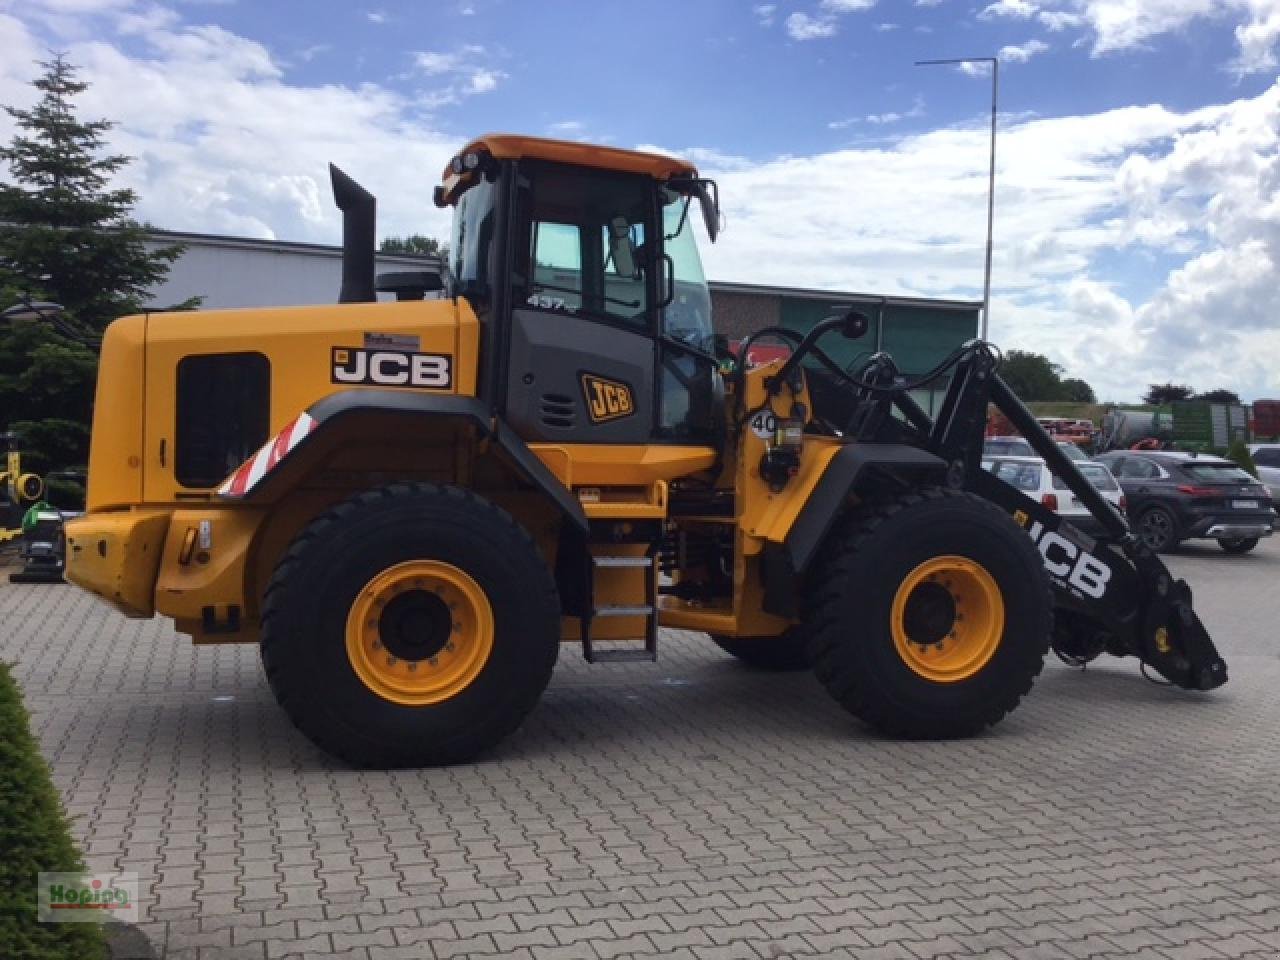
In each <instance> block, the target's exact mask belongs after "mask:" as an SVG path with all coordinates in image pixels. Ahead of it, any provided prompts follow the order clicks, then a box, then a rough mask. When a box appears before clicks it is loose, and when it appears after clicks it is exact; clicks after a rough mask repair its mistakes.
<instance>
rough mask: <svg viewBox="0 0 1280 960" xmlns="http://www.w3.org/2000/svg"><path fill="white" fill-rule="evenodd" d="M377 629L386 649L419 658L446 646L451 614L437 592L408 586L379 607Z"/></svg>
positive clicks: (405, 657) (400, 656) (399, 656)
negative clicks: (380, 612) (407, 588)
mask: <svg viewBox="0 0 1280 960" xmlns="http://www.w3.org/2000/svg"><path fill="white" fill-rule="evenodd" d="M377 629H378V637H379V639H380V640H381V642H382V646H383V647H385V648H386V651H387V653H389V654H390V655H391V656H393V657H396V658H397V659H400V660H407V661H413V662H420V661H422V660H427V659H430V658H431V657H434V656H435V655H436V654H438V653H440V651H441V650H443V649H444V648H445V645H446V644H447V643H448V642H449V637H450V635H451V634H452V633H453V617H452V616H451V615H450V613H449V607H448V605H447V604H446V603H445V602H444V601H443V600H442V599H441V598H440V595H439V594H438V593H431V592H430V591H427V590H410V591H408V592H407V593H402V594H399V595H398V596H395V597H393V598H392V599H391V601H390V602H389V603H388V604H387V605H386V606H385V607H383V608H382V615H381V616H380V617H378V627H377Z"/></svg>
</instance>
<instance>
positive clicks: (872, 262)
mask: <svg viewBox="0 0 1280 960" xmlns="http://www.w3.org/2000/svg"><path fill="white" fill-rule="evenodd" d="M29 2H31V0H29ZM139 9H141V8H139ZM24 10H25V8H24ZM120 16H121V11H120V10H119V9H112V10H108V12H107V13H105V14H97V15H93V16H89V17H87V19H85V18H81V19H80V20H78V21H77V24H71V25H69V26H68V29H69V30H71V31H72V33H71V35H70V36H66V35H57V36H54V37H51V36H50V35H49V34H48V33H47V32H46V31H47V30H48V29H49V28H48V27H47V22H46V20H44V19H42V18H36V17H32V18H30V19H28V18H26V14H25V12H24V19H22V20H20V19H18V18H17V17H14V16H12V15H9V14H5V13H0V49H4V50H5V51H6V56H5V57H4V58H3V59H0V102H2V103H14V104H18V105H23V104H28V103H30V102H31V95H32V91H31V89H30V87H29V81H30V80H31V78H32V76H33V73H34V70H35V68H33V67H32V66H31V64H32V61H34V60H36V59H40V58H42V57H44V56H46V55H47V50H48V49H49V47H50V46H52V45H54V44H53V42H52V41H57V43H58V45H59V46H62V47H63V48H65V49H67V51H68V54H69V56H70V58H71V60H72V62H74V63H77V64H80V65H82V66H83V76H84V78H85V79H86V80H89V81H91V83H92V84H93V86H92V87H91V88H90V90H89V91H87V93H86V94H85V95H84V96H83V97H82V98H80V100H79V107H80V111H81V114H82V115H83V116H84V117H86V118H93V117H110V118H111V119H113V120H116V121H117V122H118V125H117V126H116V127H115V128H114V129H113V130H112V131H111V132H110V134H109V138H110V147H111V149H112V150H113V151H119V152H123V153H127V154H129V155H132V156H134V157H136V158H137V160H136V162H135V163H134V164H132V165H130V166H129V167H128V168H126V170H125V171H123V173H122V174H121V176H120V177H119V182H120V183H121V185H124V186H130V187H133V188H134V189H136V190H137V191H138V192H139V196H140V205H139V208H138V214H139V216H140V217H142V218H143V219H146V220H149V221H151V222H152V223H154V224H155V225H157V226H161V227H168V228H172V229H185V230H193V231H197V232H213V233H229V234H247V235H251V236H260V237H270V236H277V237H283V238H287V239H294V240H310V241H316V242H328V243H332V242H335V241H336V240H337V238H338V236H339V218H338V215H337V212H336V211H335V210H334V208H333V206H332V203H331V201H330V197H329V186H328V182H327V171H326V169H325V164H326V162H327V161H330V160H332V161H334V162H336V163H338V164H339V165H341V166H343V167H344V168H345V169H346V170H347V171H348V172H349V173H350V174H351V175H352V176H354V177H356V178H357V179H358V180H360V181H361V182H362V183H364V184H365V185H366V186H367V187H368V188H369V189H370V190H371V191H373V192H374V193H375V194H377V195H378V196H379V199H380V201H381V202H380V205H379V206H380V216H381V223H380V230H381V232H383V233H384V234H386V233H399V234H407V233H415V232H417V233H427V234H431V235H436V236H443V235H445V232H446V230H447V216H446V214H445V213H444V212H443V211H439V210H437V209H436V208H435V207H434V205H433V204H432V203H431V198H430V189H429V181H430V179H432V178H433V177H434V176H435V174H436V172H437V171H439V170H440V169H441V168H442V167H443V165H444V163H445V161H446V159H447V158H448V157H449V156H450V155H452V153H453V152H454V151H455V150H456V149H457V147H458V146H459V142H458V138H457V136H456V135H453V134H446V133H443V132H440V130H439V128H438V125H437V124H436V123H435V122H434V121H433V119H432V117H431V115H430V114H429V113H425V112H424V111H423V109H422V102H421V99H420V98H419V97H418V96H416V95H414V96H408V95H401V94H399V93H396V92H394V91H392V90H389V89H387V88H386V87H383V86H379V85H374V84H368V85H362V86H358V87H357V86H344V85H339V84H322V85H302V84H299V83H295V82H291V80H290V78H289V75H288V74H286V73H284V72H283V71H282V70H281V67H280V63H279V61H278V59H277V58H276V56H274V55H273V53H272V51H270V50H268V49H266V48H265V47H263V46H262V45H260V44H257V43H254V42H253V41H250V40H248V39H246V38H244V37H240V36H237V35H235V34H233V33H231V32H229V31H226V30H219V29H216V28H207V27H203V26H200V25H198V24H195V25H187V24H183V23H177V24H174V23H169V24H168V25H166V23H165V21H164V20H163V19H153V20H151V21H145V18H144V20H143V21H138V22H136V24H135V25H136V30H137V31H138V32H136V33H134V34H133V35H131V36H130V38H129V40H128V44H127V48H126V47H125V46H120V45H115V44H114V43H113V42H108V41H106V40H103V39H100V38H104V37H112V36H113V34H112V32H111V31H110V30H109V29H106V26H107V25H110V24H114V23H116V22H117V18H118V17H120ZM95 17H96V19H95ZM81 21H83V22H81ZM104 21H105V23H104ZM86 23H87V25H88V26H89V27H91V28H92V30H91V33H92V37H89V38H86V37H85V36H84V34H83V32H82V31H83V29H84V24H86ZM425 52H426V53H431V54H434V55H436V56H434V57H430V58H428V60H427V61H426V64H425V65H420V70H419V76H420V77H422V78H423V79H425V80H432V79H435V80H444V81H447V82H448V83H450V84H454V83H456V84H458V85H465V84H468V83H473V82H474V83H475V84H478V85H479V86H484V85H485V84H486V83H487V82H489V81H487V80H484V79H481V80H475V79H474V78H475V77H476V75H477V74H476V71H485V70H491V69H492V67H488V66H485V65H483V64H482V63H481V62H480V60H479V59H478V56H476V55H469V56H466V57H462V58H460V57H459V54H460V52H461V51H457V50H454V51H449V50H436V51H425ZM450 56H452V57H453V59H450ZM441 58H443V59H441ZM428 68H430V69H437V68H440V69H439V72H435V73H430V74H429V73H428V72H427V70H428ZM494 72H495V73H496V72H497V71H494ZM496 81H497V78H494V82H496ZM912 109H913V110H914V109H915V108H914V107H913V108H912ZM891 112H892V111H891ZM897 112H898V113H899V114H900V115H901V116H905V115H906V112H904V111H902V110H899V111H897ZM875 116H876V117H877V118H878V119H880V120H881V121H887V120H889V114H888V113H884V114H877V115H875ZM861 119H862V122H867V123H869V124H872V125H874V121H870V120H868V119H867V118H866V117H863V118H861ZM575 122H576V121H574V120H572V119H564V120H561V121H560V123H561V124H564V125H566V126H565V128H564V131H563V132H564V133H566V134H567V133H569V132H570V128H569V127H568V126H567V125H569V124H573V123H575ZM888 128H889V126H888V123H886V122H882V123H881V124H880V125H879V126H878V129H879V130H882V131H883V130H886V129H888ZM12 132H13V125H12V120H11V119H10V118H8V117H7V116H5V115H0V142H6V141H7V140H8V139H9V137H10V136H11V135H12ZM987 149H988V139H987V131H986V129H985V128H984V127H983V126H982V125H981V124H980V123H975V125H974V126H973V127H972V128H949V129H942V130H935V131H929V132H925V133H918V134H914V135H911V136H905V137H898V138H893V139H879V140H876V141H875V143H874V145H872V146H862V147H855V148H848V149H840V150H834V151H829V152H825V153H819V154H816V155H808V156H788V157H780V158H776V159H772V160H767V161H762V160H759V159H752V158H746V157H742V156H735V155H733V154H732V152H731V151H726V150H724V149H711V148H701V149H695V150H692V151H677V152H680V153H683V154H688V155H691V157H692V159H694V161H695V162H696V163H698V164H699V167H700V169H702V170H703V171H704V172H706V173H707V174H708V175H711V176H715V177H716V178H717V179H718V181H719V183H720V186H721V194H722V197H723V198H724V202H725V206H726V213H727V219H728V225H729V227H728V230H727V231H726V233H725V234H724V236H723V238H722V239H721V241H720V242H719V243H717V244H716V245H714V246H713V247H710V248H704V249H707V262H708V268H709V269H708V273H709V275H710V276H712V277H714V278H717V279H722V280H741V281H748V282H763V283H778V284H782V285H790V286H813V287H827V288H832V289H844V290H866V291H872V292H884V293H899V294H915V295H933V296H946V297H971V298H972V297H977V296H979V295H980V291H981V277H982V257H983V248H984V241H985V223H986V171H987ZM424 178H425V182H424ZM995 251H996V259H995V268H994V275H993V281H994V292H995V298H994V300H993V312H992V336H993V339H995V340H996V342H997V343H999V344H1000V345H1001V346H1003V347H1005V348H1010V347H1020V348H1026V349H1032V350H1036V351H1039V352H1045V353H1048V354H1049V355H1050V356H1051V357H1052V358H1053V359H1054V360H1055V361H1058V362H1060V363H1063V364H1064V365H1065V366H1066V368H1067V370H1068V372H1069V373H1070V374H1071V375H1073V376H1081V377H1083V378H1084V379H1086V380H1088V381H1090V382H1091V383H1093V385H1094V386H1095V388H1097V389H1098V392H1099V393H1100V394H1101V395H1102V396H1104V397H1109V398H1115V399H1133V398H1136V397H1137V395H1138V394H1139V393H1140V392H1141V390H1142V389H1143V388H1144V387H1145V385H1146V384H1147V383H1150V382H1154V381H1163V380H1177V381H1187V382H1191V383H1193V384H1196V385H1198V386H1205V387H1207V386H1217V385H1219V384H1221V385H1229V386H1232V387H1235V388H1238V389H1239V390H1240V392H1241V393H1242V394H1243V395H1245V396H1246V397H1249V396H1260V395H1274V393H1275V392H1276V389H1277V383H1276V376H1277V373H1276V371H1277V369H1280V327H1278V325H1277V324H1276V321H1275V318H1274V315H1273V309H1272V308H1273V305H1274V303H1275V299H1276V298H1275V291H1276V290H1277V289H1280V84H1276V85H1274V86H1272V87H1271V88H1269V89H1268V90H1267V91H1265V92H1264V93H1263V94H1261V95H1258V96H1256V97H1253V98H1248V99H1241V100H1239V101H1236V102H1233V103H1226V104H1220V105H1214V106H1209V107H1204V108H1201V109H1197V110H1191V111H1185V112H1179V111H1175V110H1170V109H1167V108H1165V107H1162V106H1159V105H1151V106H1139V107H1126V108H1122V109H1115V110H1109V111H1106V112H1102V113H1098V114H1093V115H1086V116H1066V117H1051V118H1029V119H1028V118H1022V119H1015V120H1004V121H1002V126H1001V130H1000V143H999V176H998V193H997V200H996V247H995ZM1137 261H1146V262H1149V263H1151V264H1154V265H1157V266H1153V267H1150V268H1147V269H1142V270H1133V271H1130V270H1128V269H1127V268H1126V266H1125V265H1126V264H1132V263H1133V262H1137ZM1133 277H1137V278H1139V279H1140V280H1141V282H1140V283H1139V284H1137V285H1134V284H1133V283H1130V282H1127V281H1128V280H1130V279H1131V278H1133Z"/></svg>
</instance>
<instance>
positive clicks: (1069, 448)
mask: <svg viewBox="0 0 1280 960" xmlns="http://www.w3.org/2000/svg"><path fill="white" fill-rule="evenodd" d="M1058 449H1059V450H1061V451H1062V452H1063V453H1065V454H1066V455H1067V459H1069V460H1076V461H1080V460H1088V459H1089V455H1088V454H1087V453H1085V452H1084V451H1083V450H1081V449H1080V448H1079V447H1077V446H1076V445H1075V444H1074V443H1072V442H1071V441H1069V440H1059V441H1058Z"/></svg>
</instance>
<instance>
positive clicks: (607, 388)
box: [582, 373, 636, 423]
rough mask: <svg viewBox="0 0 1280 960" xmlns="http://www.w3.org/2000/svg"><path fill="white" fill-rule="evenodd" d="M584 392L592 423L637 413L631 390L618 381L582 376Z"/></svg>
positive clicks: (587, 375) (589, 375)
mask: <svg viewBox="0 0 1280 960" xmlns="http://www.w3.org/2000/svg"><path fill="white" fill-rule="evenodd" d="M582 392H583V394H584V395H585V396H586V399H587V412H588V413H589V414H590V415H591V422H592V423H604V422H605V421H608V420H618V419H621V418H622V417H629V416H631V414H633V413H635V410H636V407H635V401H633V400H632V398H631V388H630V387H629V386H627V385H626V384H625V383H619V382H618V381H617V380H606V379H604V378H603V377H597V376H595V375H593V374H590V373H584V374H583V375H582Z"/></svg>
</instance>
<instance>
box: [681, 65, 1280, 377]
mask: <svg viewBox="0 0 1280 960" xmlns="http://www.w3.org/2000/svg"><path fill="white" fill-rule="evenodd" d="M863 119H865V118H863ZM987 148H988V139H987V132H986V130H985V129H983V128H982V127H981V126H975V127H974V128H973V129H948V130H939V131H934V132H931V133H926V134H922V135H918V136H909V137H905V138H902V139H900V140H898V141H896V142H895V143H893V145H892V146H889V147H883V146H877V147H876V148H866V149H844V150H838V151H834V152H830V153H826V154H822V155H818V156H808V157H785V158H780V159H777V160H773V161H770V162H766V163H746V162H743V163H739V165H738V167H737V169H734V170H729V169H723V170H722V169H717V168H715V167H711V166H706V165H704V166H703V167H702V169H704V172H708V173H709V174H711V175H713V176H715V177H716V178H717V179H718V180H719V182H720V186H721V192H722V195H723V196H724V198H725V204H726V212H727V216H728V222H729V229H728V230H727V231H726V232H725V234H724V236H723V238H722V239H721V240H720V242H719V243H717V244H716V245H715V246H714V247H712V248H710V250H709V252H708V254H707V259H708V266H709V274H710V275H711V276H712V277H716V278H718V279H724V280H743V281H754V282H763V283H779V284H784V285H792V286H815V287H829V288H833V289H844V290H866V291H874V292H886V293H899V294H908V295H911V294H914V295H934V296H952V297H978V296H980V294H981V280H982V258H983V249H984V242H985V223H986V219H985V217H986V169H987V168H986V164H987ZM997 182H998V192H997V199H996V248H995V250H996V258H995V269H994V277H993V281H994V292H995V297H994V300H993V310H992V337H993V339H994V340H995V341H996V342H997V343H999V344H1000V345H1001V346H1003V347H1005V348H1010V347H1019V348H1023V349H1031V350H1036V351H1038V352H1044V353H1048V354H1049V355H1050V357H1051V358H1052V359H1054V360H1055V361H1057V362H1060V363H1063V364H1064V365H1065V366H1066V368H1067V370H1068V372H1069V374H1070V375H1072V376H1080V377H1083V378H1084V379H1085V380H1088V381H1089V382H1090V383H1092V384H1093V385H1094V387H1095V388H1096V389H1097V390H1098V392H1099V394H1100V395H1101V396H1104V397H1107V398H1113V399H1129V400H1132V399H1136V398H1137V397H1138V395H1139V394H1140V393H1141V392H1142V390H1143V389H1144V388H1145V386H1146V384H1147V383H1150V382H1155V381H1157V380H1160V381H1163V380H1169V379H1172V380H1178V381H1180V382H1181V381H1187V382H1191V383H1194V384H1197V385H1201V386H1204V387H1209V386H1216V385H1218V384H1224V385H1230V386H1232V387H1233V388H1237V389H1239V390H1240V392H1241V393H1242V394H1244V395H1246V396H1265V395H1273V394H1274V393H1275V392H1276V376H1277V373H1276V370H1277V369H1278V368H1280V325H1277V324H1276V321H1275V316H1274V303H1275V290H1276V289H1280V83H1278V84H1277V85H1276V86H1273V87H1272V88H1271V89H1269V90H1268V91H1267V92H1266V93H1265V94H1263V95H1261V96H1259V97H1256V98H1254V99H1251V100H1241V101H1238V102H1235V103H1230V104H1224V105H1220V106H1212V107H1206V108H1202V109H1199V110H1193V111H1188V112H1185V113H1179V112H1176V111H1171V110H1168V109H1166V108H1163V107H1160V106H1148V107H1127V108H1123V109H1117V110H1111V111H1107V112H1105V113H1101V114H1096V115H1091V116H1080V117H1058V118H1043V119H1036V118H1032V119H1026V120H1021V121H1017V122H1014V123H1011V124H1008V125H1006V126H1003V127H1002V129H1001V132H1000V146H999V176H998V181H997ZM798 185H812V186H805V187H803V188H801V187H799V186H798ZM832 238H839V241H838V242H833V240H832ZM1117 258H1119V260H1118V259H1117ZM1137 261H1142V262H1149V263H1151V264H1156V263H1166V262H1172V263H1173V264H1174V266H1173V267H1172V268H1171V269H1170V268H1166V270H1165V272H1164V273H1160V272H1156V273H1155V275H1154V279H1156V281H1157V282H1156V290H1155V292H1154V293H1153V294H1151V295H1150V296H1137V297H1135V296H1132V295H1126V293H1125V290H1126V289H1127V288H1126V286H1125V285H1124V283H1123V282H1121V280H1122V278H1124V277H1126V276H1130V274H1129V273H1127V272H1126V271H1125V270H1124V269H1123V268H1122V267H1121V266H1118V265H1117V264H1121V263H1123V262H1137ZM1152 269H1153V268H1151V267H1148V268H1145V269H1141V270H1138V271H1137V274H1136V275H1141V276H1146V277H1148V278H1150V273H1151V270H1152ZM1117 271H1118V272H1117ZM1165 274H1167V275H1165ZM1162 277H1163V282H1160V281H1161V278H1162ZM1104 278H1106V279H1104ZM1141 288H1142V289H1143V290H1145V289H1146V288H1147V287H1146V282H1144V283H1143V284H1142V286H1141Z"/></svg>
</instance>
